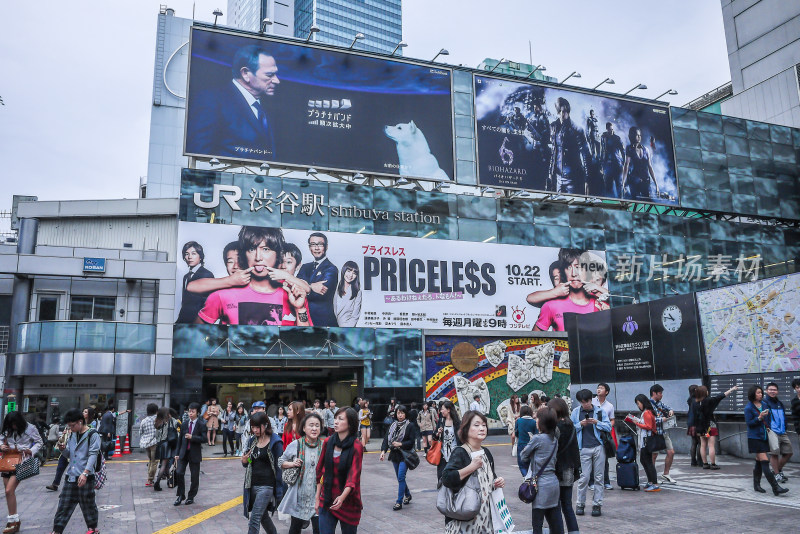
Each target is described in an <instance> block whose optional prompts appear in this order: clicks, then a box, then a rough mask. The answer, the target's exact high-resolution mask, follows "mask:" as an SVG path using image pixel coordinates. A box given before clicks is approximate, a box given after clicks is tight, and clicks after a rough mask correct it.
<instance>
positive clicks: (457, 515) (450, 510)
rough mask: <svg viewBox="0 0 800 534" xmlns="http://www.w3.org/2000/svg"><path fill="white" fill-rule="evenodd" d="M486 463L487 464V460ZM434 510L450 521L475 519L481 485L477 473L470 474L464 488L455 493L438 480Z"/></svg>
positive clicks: (479, 502) (479, 506)
mask: <svg viewBox="0 0 800 534" xmlns="http://www.w3.org/2000/svg"><path fill="white" fill-rule="evenodd" d="M462 447H463V445H462ZM463 448H464V450H465V451H466V450H467V449H466V447H463ZM451 459H452V457H451ZM486 461H487V462H488V459H487V460H486ZM436 509H437V510H439V512H440V513H441V514H442V515H444V516H445V517H449V518H450V519H456V520H458V521H470V520H472V519H475V517H476V516H477V515H478V512H479V511H480V509H481V484H480V482H479V481H478V476H477V472H474V473H472V474H471V475H470V476H469V478H467V483H466V484H465V485H464V487H463V488H461V490H460V491H457V492H454V491H453V490H451V489H450V488H448V487H447V486H445V485H444V484H442V481H441V480H439V485H438V493H437V495H436Z"/></svg>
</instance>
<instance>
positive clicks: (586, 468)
mask: <svg viewBox="0 0 800 534" xmlns="http://www.w3.org/2000/svg"><path fill="white" fill-rule="evenodd" d="M605 462H606V453H605V451H604V450H603V446H602V445H597V446H596V447H588V448H587V447H584V448H582V449H581V478H580V479H578V504H586V490H587V488H588V486H589V478H590V476H591V475H592V470H594V495H593V499H592V504H594V505H597V506H601V505H602V504H603V491H604V489H605V488H604V487H603V467H604V466H605Z"/></svg>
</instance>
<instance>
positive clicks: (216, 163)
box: [208, 158, 219, 167]
mask: <svg viewBox="0 0 800 534" xmlns="http://www.w3.org/2000/svg"><path fill="white" fill-rule="evenodd" d="M208 163H209V164H210V165H211V166H212V167H213V166H215V165H219V160H218V159H217V158H211V159H210V160H208Z"/></svg>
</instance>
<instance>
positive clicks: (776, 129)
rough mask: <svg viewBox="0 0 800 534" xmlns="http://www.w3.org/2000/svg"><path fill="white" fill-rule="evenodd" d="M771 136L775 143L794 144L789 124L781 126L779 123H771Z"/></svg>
mask: <svg viewBox="0 0 800 534" xmlns="http://www.w3.org/2000/svg"><path fill="white" fill-rule="evenodd" d="M769 131H770V134H771V135H770V137H772V142H773V143H781V144H784V145H791V144H792V129H791V128H789V127H788V126H780V125H778V124H770V125H769Z"/></svg>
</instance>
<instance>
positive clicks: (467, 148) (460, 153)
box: [456, 137, 475, 161]
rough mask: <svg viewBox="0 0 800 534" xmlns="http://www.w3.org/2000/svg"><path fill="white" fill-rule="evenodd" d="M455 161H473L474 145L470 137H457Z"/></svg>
mask: <svg viewBox="0 0 800 534" xmlns="http://www.w3.org/2000/svg"><path fill="white" fill-rule="evenodd" d="M456 159H459V160H462V161H475V145H474V143H473V139H472V137H459V138H457V139H456Z"/></svg>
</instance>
